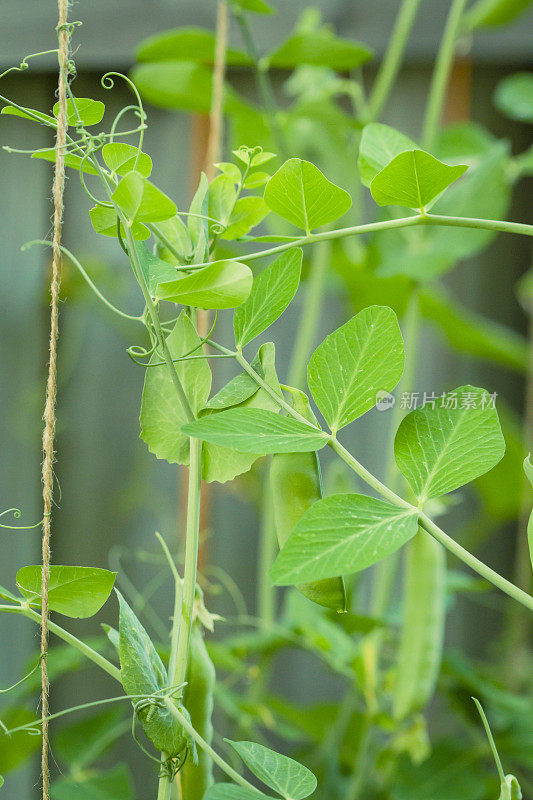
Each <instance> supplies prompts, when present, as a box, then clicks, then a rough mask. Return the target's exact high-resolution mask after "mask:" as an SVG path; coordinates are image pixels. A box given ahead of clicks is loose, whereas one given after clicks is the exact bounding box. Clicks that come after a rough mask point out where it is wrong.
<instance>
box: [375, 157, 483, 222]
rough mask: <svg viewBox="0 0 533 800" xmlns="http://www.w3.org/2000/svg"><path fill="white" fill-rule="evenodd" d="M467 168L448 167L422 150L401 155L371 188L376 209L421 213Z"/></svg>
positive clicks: (383, 170) (379, 176)
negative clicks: (417, 210) (414, 209)
mask: <svg viewBox="0 0 533 800" xmlns="http://www.w3.org/2000/svg"><path fill="white" fill-rule="evenodd" d="M467 169H468V166H467V165H466V164H459V165H457V166H454V167H451V166H449V165H448V164H444V163H443V162H442V161H439V160H438V158H434V156H431V155H430V154H429V153H425V152H424V151H423V150H407V151H406V152H405V153H400V155H398V156H396V157H395V158H393V159H392V161H391V162H390V163H389V164H387V166H386V167H384V168H383V169H382V170H381V172H378V174H377V175H376V176H375V178H374V179H373V180H372V183H371V184H370V191H371V192H372V197H373V198H374V200H375V201H376V203H377V204H378V206H405V207H407V208H416V209H420V210H421V211H422V210H423V209H425V208H427V206H428V204H429V203H431V201H432V200H434V199H435V198H436V197H437V196H438V195H439V194H440V193H441V192H443V191H444V189H446V188H447V187H448V186H449V185H450V184H451V183H453V182H454V181H456V180H457V178H460V177H461V175H463V173H465V172H466V170H467Z"/></svg>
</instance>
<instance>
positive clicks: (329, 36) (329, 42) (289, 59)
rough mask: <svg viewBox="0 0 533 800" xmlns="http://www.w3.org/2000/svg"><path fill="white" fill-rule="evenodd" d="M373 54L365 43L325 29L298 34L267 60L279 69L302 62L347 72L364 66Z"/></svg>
mask: <svg viewBox="0 0 533 800" xmlns="http://www.w3.org/2000/svg"><path fill="white" fill-rule="evenodd" d="M372 55H373V53H372V50H370V48H368V47H367V46H366V45H364V44H361V42H354V41H352V40H351V39H350V40H349V39H341V38H340V37H339V36H335V35H334V34H333V33H331V32H330V31H328V30H327V29H323V30H317V31H307V32H302V33H294V34H293V35H292V36H290V37H289V38H288V39H287V40H286V41H285V42H284V43H283V44H282V45H281V47H279V48H278V49H277V50H275V51H274V52H273V53H271V54H270V55H268V56H267V59H268V63H269V66H271V67H275V68H276V69H294V68H295V67H298V66H300V64H313V65H314V66H321V67H329V68H330V69H335V70H337V71H339V72H347V71H349V70H352V69H357V67H360V66H361V64H364V63H365V61H368V60H369V59H370V58H372Z"/></svg>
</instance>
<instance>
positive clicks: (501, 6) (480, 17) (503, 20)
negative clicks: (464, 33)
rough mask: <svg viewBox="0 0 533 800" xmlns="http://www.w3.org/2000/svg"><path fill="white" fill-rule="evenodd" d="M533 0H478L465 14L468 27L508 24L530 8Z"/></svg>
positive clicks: (465, 22)
mask: <svg viewBox="0 0 533 800" xmlns="http://www.w3.org/2000/svg"><path fill="white" fill-rule="evenodd" d="M530 5H531V0H478V2H477V3H475V5H474V6H473V7H472V8H471V9H469V11H468V13H467V14H466V15H465V18H464V24H465V26H466V28H470V29H471V28H483V27H494V26H497V25H507V24H508V23H509V22H512V21H513V20H514V19H515V18H516V17H518V16H519V15H520V14H523V12H524V11H525V10H526V9H527V8H529V6H530Z"/></svg>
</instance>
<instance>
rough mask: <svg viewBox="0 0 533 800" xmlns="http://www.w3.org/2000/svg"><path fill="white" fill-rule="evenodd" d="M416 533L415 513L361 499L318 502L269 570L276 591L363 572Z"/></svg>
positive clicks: (339, 497) (334, 498) (345, 496)
mask: <svg viewBox="0 0 533 800" xmlns="http://www.w3.org/2000/svg"><path fill="white" fill-rule="evenodd" d="M417 529H418V517H417V514H416V512H415V511H413V510H410V509H407V510H406V509H405V508H398V506H394V505H391V504H390V503H385V502H383V501H382V500H376V499H374V498H373V497H366V496H365V495H359V494H335V495H331V496H330V497H325V498H324V499H323V500H318V501H317V502H316V503H314V504H313V505H312V506H311V508H309V509H308V511H306V512H305V514H304V515H303V516H302V517H301V519H300V521H299V522H298V523H297V524H296V526H295V528H294V529H293V531H292V533H291V535H290V536H289V538H288V540H287V542H286V544H285V545H284V546H283V548H282V550H281V552H280V554H279V555H278V557H277V559H276V561H275V562H274V565H273V566H272V568H271V570H270V577H271V579H272V581H273V582H274V583H275V584H276V585H278V586H289V585H291V584H293V583H304V582H305V583H306V582H308V581H316V580H322V579H323V578H333V577H335V576H336V575H344V574H350V573H352V572H359V571H360V570H362V569H366V567H370V566H372V564H375V563H377V562H378V561H381V559H382V558H385V556H388V555H389V554H390V553H393V552H394V551H395V550H397V549H398V548H399V547H401V546H402V545H404V544H405V543H406V542H407V541H409V539H411V538H412V537H413V536H414V535H415V533H416V532H417Z"/></svg>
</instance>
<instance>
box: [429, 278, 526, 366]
mask: <svg viewBox="0 0 533 800" xmlns="http://www.w3.org/2000/svg"><path fill="white" fill-rule="evenodd" d="M418 301H419V306H420V311H421V313H422V315H423V316H424V317H425V318H426V319H428V320H430V321H431V322H433V323H435V325H436V327H435V332H436V333H437V334H440V335H442V336H443V337H444V338H445V340H446V342H447V343H448V344H449V345H451V347H453V348H455V349H456V350H458V351H459V352H462V353H468V354H469V355H472V356H475V357H477V358H481V359H487V360H488V361H492V362H494V363H496V364H502V365H503V366H505V367H510V368H511V369H514V370H516V371H518V372H524V370H525V365H526V361H527V342H526V340H525V339H524V337H523V336H521V335H520V334H518V333H516V332H515V331H514V330H512V329H511V328H507V327H505V326H504V325H500V324H498V323H497V322H494V321H493V320H491V319H487V318H485V317H483V316H481V314H476V313H475V312H474V311H472V309H470V308H466V307H465V306H462V305H461V304H460V303H459V302H458V301H457V300H455V298H453V297H452V296H451V295H450V294H448V293H447V292H446V291H445V290H444V289H443V288H441V287H437V288H433V289H430V288H429V287H428V288H427V289H424V290H423V291H421V292H420V294H419V296H418Z"/></svg>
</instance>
